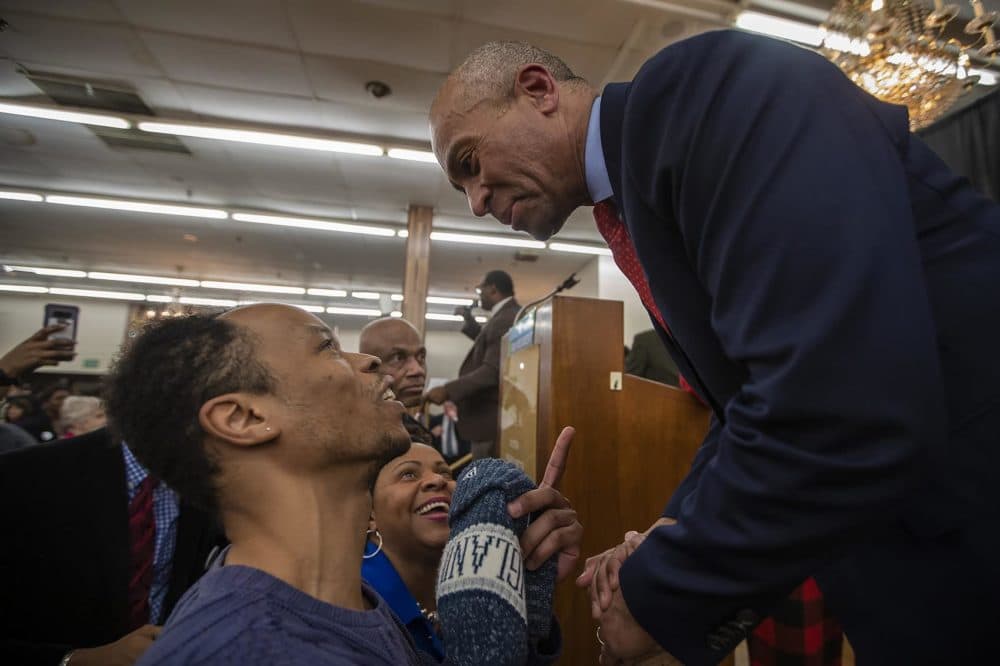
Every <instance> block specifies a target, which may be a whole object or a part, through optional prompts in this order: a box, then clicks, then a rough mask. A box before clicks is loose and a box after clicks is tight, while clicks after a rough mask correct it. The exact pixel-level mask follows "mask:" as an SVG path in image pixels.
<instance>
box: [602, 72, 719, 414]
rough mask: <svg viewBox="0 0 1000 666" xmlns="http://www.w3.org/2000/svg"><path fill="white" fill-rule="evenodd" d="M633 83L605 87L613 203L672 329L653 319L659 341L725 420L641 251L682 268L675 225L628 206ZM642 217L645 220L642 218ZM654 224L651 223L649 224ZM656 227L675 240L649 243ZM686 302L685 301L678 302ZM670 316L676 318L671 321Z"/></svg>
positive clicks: (680, 320) (606, 148) (605, 136)
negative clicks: (626, 154) (628, 111)
mask: <svg viewBox="0 0 1000 666" xmlns="http://www.w3.org/2000/svg"><path fill="white" fill-rule="evenodd" d="M631 85H632V84H631V83H612V84H609V85H607V86H605V88H604V92H603V94H602V97H601V144H602V146H603V148H604V162H605V164H606V165H607V168H608V178H609V179H610V181H611V189H612V191H613V192H614V202H615V207H616V208H617V212H618V216H619V217H620V218H621V220H622V222H623V223H624V224H625V226H626V227H627V228H628V232H629V236H630V238H631V239H632V244H633V247H634V248H635V251H636V256H638V257H639V258H640V263H641V264H642V267H643V270H644V271H645V273H646V276H647V279H648V280H649V287H650V291H651V292H652V295H653V301H654V302H655V303H656V307H657V308H658V309H659V310H660V314H662V315H663V318H664V320H665V321H666V323H667V325H668V326H670V332H669V333H668V332H667V331H664V330H663V328H662V327H661V326H660V325H659V323H658V322H657V321H656V318H655V317H653V316H650V319H651V320H652V322H653V326H654V327H655V328H656V330H657V332H658V333H659V334H660V338H661V339H662V340H663V342H664V344H665V345H666V346H667V350H668V351H669V352H670V356H671V357H672V358H673V359H674V362H675V363H677V366H678V368H679V369H680V371H681V374H682V375H683V376H684V379H686V380H687V382H688V383H689V384H690V385H691V387H692V388H694V390H695V391H696V392H697V393H698V395H700V396H701V397H702V399H703V400H704V401H705V402H706V403H707V404H708V405H709V407H711V408H712V410H713V411H714V412H715V413H716V415H717V416H718V417H719V418H720V419H724V413H723V411H722V406H721V404H720V403H719V401H718V400H717V399H716V397H715V396H714V395H713V394H712V392H711V391H709V390H708V386H707V385H706V382H705V381H704V379H703V378H702V377H701V375H700V374H699V373H698V371H697V370H696V369H695V367H694V363H693V362H692V360H691V358H690V357H689V356H688V355H687V353H686V352H685V351H684V348H682V347H681V343H680V341H679V340H678V334H680V335H681V337H683V331H684V330H685V329H686V328H687V326H686V324H688V323H690V322H687V321H685V320H684V319H685V318H684V315H683V314H679V313H678V312H677V310H676V308H675V307H673V306H675V305H677V304H676V303H674V302H673V301H671V302H670V305H671V307H669V308H667V307H664V306H665V300H664V299H665V298H666V294H665V293H664V290H662V289H659V288H658V285H659V284H660V283H659V281H657V280H656V279H655V278H654V277H653V275H651V274H650V273H651V272H650V270H649V269H648V267H649V266H650V265H651V264H650V263H649V257H648V256H647V261H645V262H644V261H642V258H643V253H642V252H641V249H642V248H646V250H647V254H648V253H649V251H650V248H656V251H657V252H660V251H663V252H664V254H658V255H657V256H656V258H655V260H656V264H657V265H659V266H661V267H662V268H663V270H665V271H671V270H673V271H676V269H677V266H679V265H681V264H679V263H678V261H677V260H678V259H679V257H677V256H672V255H676V254H679V253H682V252H683V243H682V242H681V240H682V239H681V238H680V235H679V233H676V234H670V233H669V232H668V229H667V227H669V230H671V231H672V230H675V229H676V226H673V225H665V224H663V221H662V220H652V221H650V220H647V219H644V218H643V213H644V212H645V210H644V208H643V207H641V206H639V207H637V210H635V211H633V210H631V208H632V207H631V206H629V205H626V204H627V203H628V199H629V197H628V196H627V193H626V192H625V191H624V190H623V181H624V178H623V173H622V171H623V168H622V142H623V136H624V133H623V128H624V125H625V105H626V103H627V101H628V93H629V90H630V89H631ZM640 218H643V219H640ZM650 222H652V223H650ZM653 228H655V229H656V230H657V231H658V232H659V233H658V235H660V236H662V235H670V236H673V237H672V239H671V240H670V241H669V242H667V243H658V242H650V240H649V239H648V235H649V234H648V233H647V232H648V231H650V229H653ZM686 264H687V262H686V259H685V260H684V265H686ZM665 284H671V285H673V284H675V281H674V280H668V281H666V282H665ZM675 300H678V301H680V302H681V303H683V301H684V298H683V297H682V298H680V299H675ZM671 315H674V317H673V319H676V321H672V319H671Z"/></svg>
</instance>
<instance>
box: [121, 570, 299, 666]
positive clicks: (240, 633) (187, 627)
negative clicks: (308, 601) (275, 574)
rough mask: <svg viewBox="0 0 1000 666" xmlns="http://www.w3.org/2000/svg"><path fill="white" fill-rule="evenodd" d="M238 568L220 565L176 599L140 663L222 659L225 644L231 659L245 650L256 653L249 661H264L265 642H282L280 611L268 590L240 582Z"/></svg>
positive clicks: (215, 660)
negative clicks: (158, 635) (174, 604)
mask: <svg viewBox="0 0 1000 666" xmlns="http://www.w3.org/2000/svg"><path fill="white" fill-rule="evenodd" d="M239 573H240V572H237V571H235V570H234V568H233V567H220V568H218V569H214V570H212V571H209V572H208V573H206V574H205V575H204V576H202V577H201V578H200V579H199V580H198V581H197V582H196V583H195V584H194V585H193V586H191V588H189V589H188V591H187V592H185V593H184V595H183V596H182V597H181V599H180V601H178V602H177V606H176V607H175V608H174V610H173V612H172V613H171V614H170V617H169V619H168V620H167V622H166V624H165V625H164V628H163V633H162V634H160V637H159V638H157V640H156V642H155V643H154V644H153V647H152V648H150V650H149V651H148V652H147V654H146V655H144V657H143V659H142V661H141V662H140V663H141V664H143V666H146V665H147V664H176V663H184V664H210V663H219V662H218V657H219V653H220V651H221V650H225V651H226V659H227V660H230V661H231V660H232V659H236V658H237V657H238V656H239V655H247V656H248V657H249V656H253V659H250V660H249V662H257V663H262V662H260V660H259V658H258V657H260V656H262V655H261V651H262V650H264V649H265V644H268V645H269V644H273V643H275V642H279V643H280V635H281V633H282V631H281V626H280V625H281V623H280V621H277V622H276V621H275V618H278V619H280V617H281V613H275V612H274V611H275V608H274V606H275V604H274V601H273V600H272V599H270V598H269V597H268V596H267V595H266V594H265V593H263V592H261V591H260V590H257V589H255V588H254V587H253V586H245V585H241V584H240V580H238V578H239ZM234 574H236V575H234ZM251 651H252V652H253V654H252V655H251ZM249 662H248V663H249Z"/></svg>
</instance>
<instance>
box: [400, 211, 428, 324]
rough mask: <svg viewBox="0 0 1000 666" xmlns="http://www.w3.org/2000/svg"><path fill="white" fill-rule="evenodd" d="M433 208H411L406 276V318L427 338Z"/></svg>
mask: <svg viewBox="0 0 1000 666" xmlns="http://www.w3.org/2000/svg"><path fill="white" fill-rule="evenodd" d="M433 218H434V209H433V208H431V207H430V206H415V205H411V206H410V211H409V214H408V216H407V221H406V228H407V230H408V232H409V236H407V238H406V273H405V275H404V276H403V318H404V319H406V320H407V321H409V322H410V323H411V324H413V325H414V326H416V327H417V330H418V331H420V337H421V338H423V336H424V315H426V314H427V284H428V281H429V279H430V254H431V221H432V220H433Z"/></svg>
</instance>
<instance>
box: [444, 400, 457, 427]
mask: <svg viewBox="0 0 1000 666" xmlns="http://www.w3.org/2000/svg"><path fill="white" fill-rule="evenodd" d="M441 408H442V409H444V415H445V416H447V417H448V418H449V419H451V420H452V421H454V422H455V423H458V405H456V404H455V403H453V402H452V401H451V400H445V401H444V404H443V405H441Z"/></svg>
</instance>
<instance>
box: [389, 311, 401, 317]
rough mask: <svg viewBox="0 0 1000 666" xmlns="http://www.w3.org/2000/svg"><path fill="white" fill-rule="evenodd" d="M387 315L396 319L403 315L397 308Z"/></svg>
mask: <svg viewBox="0 0 1000 666" xmlns="http://www.w3.org/2000/svg"><path fill="white" fill-rule="evenodd" d="M389 316H390V317H395V318H396V319H399V318H400V317H402V316H403V313H402V312H400V311H399V310H393V311H392V312H390V313H389Z"/></svg>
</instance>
